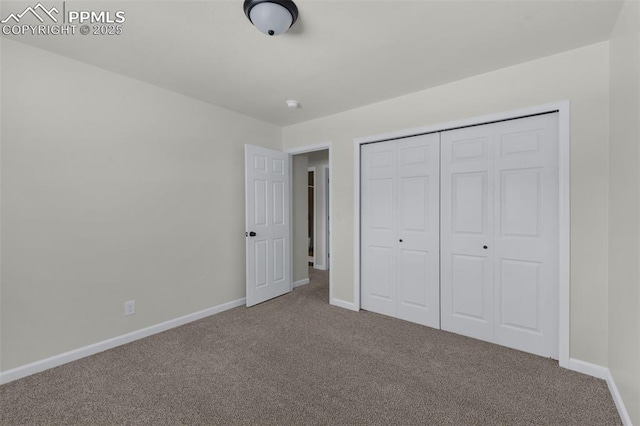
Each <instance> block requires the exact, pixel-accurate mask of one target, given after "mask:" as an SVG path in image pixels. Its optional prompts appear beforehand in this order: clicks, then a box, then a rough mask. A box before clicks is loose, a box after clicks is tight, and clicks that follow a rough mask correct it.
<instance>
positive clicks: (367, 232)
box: [361, 134, 440, 328]
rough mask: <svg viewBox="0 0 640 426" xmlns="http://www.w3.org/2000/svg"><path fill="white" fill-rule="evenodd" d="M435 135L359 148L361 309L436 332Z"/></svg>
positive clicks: (438, 158)
mask: <svg viewBox="0 0 640 426" xmlns="http://www.w3.org/2000/svg"><path fill="white" fill-rule="evenodd" d="M439 144H440V141H439V135H438V134H430V135H422V136H415V137H412V138H406V139H400V140H397V141H388V142H382V143H375V144H369V145H364V146H363V147H362V151H361V155H362V159H361V160H362V161H361V164H362V176H361V185H362V190H361V197H362V198H361V212H362V221H361V226H362V229H361V238H362V240H361V246H362V258H361V271H362V272H361V277H362V287H361V293H362V307H363V308H364V309H367V310H371V311H373V312H378V313H381V314H385V315H390V316H394V317H398V318H402V319H405V320H408V321H412V322H416V323H419V324H424V325H428V326H431V327H436V328H438V327H439V326H440V310H439V309H440V286H439V244H440V243H439V185H440V183H439V173H440V171H439V163H440V152H439V151H440V146H439Z"/></svg>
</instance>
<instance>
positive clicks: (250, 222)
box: [244, 145, 291, 306]
mask: <svg viewBox="0 0 640 426" xmlns="http://www.w3.org/2000/svg"><path fill="white" fill-rule="evenodd" d="M244 156H245V197H246V198H245V200H246V203H245V217H246V243H247V245H246V248H247V249H246V261H247V306H253V305H256V304H258V303H262V302H264V301H266V300H269V299H272V298H274V297H278V296H280V295H282V294H284V293H287V292H289V291H291V269H290V262H291V260H290V259H291V257H290V253H291V237H290V235H289V233H290V229H289V220H290V215H289V187H290V177H289V154H286V153H283V152H280V151H274V150H271V149H266V148H262V147H258V146H253V145H245V152H244Z"/></svg>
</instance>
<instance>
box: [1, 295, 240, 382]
mask: <svg viewBox="0 0 640 426" xmlns="http://www.w3.org/2000/svg"><path fill="white" fill-rule="evenodd" d="M244 304H245V298H244V297H243V298H242V299H237V300H233V301H231V302H227V303H223V304H221V305H218V306H214V307H212V308H208V309H204V310H202V311H198V312H194V313H192V314H188V315H184V316H182V317H179V318H175V319H172V320H169V321H165V322H161V323H160V324H156V325H152V326H150V327H146V328H142V329H140V330H136V331H132V332H131V333H127V334H123V335H121V336H117V337H113V338H111V339H107V340H103V341H102V342H97V343H93V344H91V345H88V346H84V347H82V348H78V349H74V350H72V351H69V352H64V353H61V354H58V355H54V356H52V357H49V358H45V359H42V360H40V361H36V362H32V363H30V364H26V365H22V366H20V367H16V368H13V369H11V370H7V371H3V372H0V384H4V383H8V382H12V381H14V380H17V379H21V378H23V377H27V376H30V375H32V374H36V373H39V372H41V371H44V370H48V369H50V368H54V367H58V366H60V365H63V364H67V363H69V362H71V361H75V360H77V359H80V358H84V357H87V356H90V355H94V354H97V353H98V352H103V351H106V350H107V349H112V348H115V347H116V346H121V345H124V344H126V343H130V342H133V341H134V340H139V339H143V338H145V337H148V336H151V335H153V334H157V333H161V332H163V331H166V330H169V329H172V328H175V327H179V326H181V325H184V324H187V323H190V322H193V321H197V320H199V319H202V318H206V317H208V316H211V315H215V314H218V313H220V312H223V311H226V310H229V309H232V308H235V307H238V306H242V305H244Z"/></svg>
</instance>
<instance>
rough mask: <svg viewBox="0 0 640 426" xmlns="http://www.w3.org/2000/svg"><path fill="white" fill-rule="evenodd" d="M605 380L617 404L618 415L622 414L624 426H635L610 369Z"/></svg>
mask: <svg viewBox="0 0 640 426" xmlns="http://www.w3.org/2000/svg"><path fill="white" fill-rule="evenodd" d="M605 380H606V381H607V385H608V386H609V392H611V396H612V397H613V402H615V403H616V408H617V409H618V413H619V414H620V418H621V419H622V424H623V425H624V426H633V423H631V417H630V416H629V412H628V411H627V407H625V405H624V401H623V400H622V396H621V395H620V392H619V391H618V387H617V386H616V382H615V380H613V375H612V374H611V370H609V369H608V368H607V377H606V378H605Z"/></svg>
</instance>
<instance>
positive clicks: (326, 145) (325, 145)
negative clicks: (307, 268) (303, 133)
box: [284, 141, 334, 303]
mask: <svg viewBox="0 0 640 426" xmlns="http://www.w3.org/2000/svg"><path fill="white" fill-rule="evenodd" d="M325 149H326V150H328V151H329V186H328V187H327V188H329V189H330V188H331V185H333V178H332V173H333V149H332V142H331V141H328V142H322V143H318V144H314V145H305V146H300V147H295V148H288V149H285V150H284V152H286V153H287V154H289V158H290V159H291V156H293V155H297V154H308V153H310V152H315V151H324V150H325ZM290 161H291V160H290ZM289 173H290V174H291V173H292V167H290V168H289ZM314 178H315V175H314ZM292 187H293V185H291V186H290V188H289V202H290V203H293V188H292ZM314 196H315V191H314ZM329 203H330V206H332V205H333V191H329ZM291 205H293V204H291ZM290 210H291V211H290V218H289V224H290V225H289V226H290V228H291V229H290V232H291V236H292V238H293V209H290ZM328 232H329V240H328V241H327V242H326V244H325V246H326V252H327V253H329V250H330V249H331V248H332V247H333V221H330V222H329V231H328ZM314 255H315V252H314ZM290 263H291V267H290V269H291V276H292V277H293V250H291V254H290ZM292 282H293V280H292ZM333 300H334V299H333V268H330V269H329V303H331V302H332V301H333Z"/></svg>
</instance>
